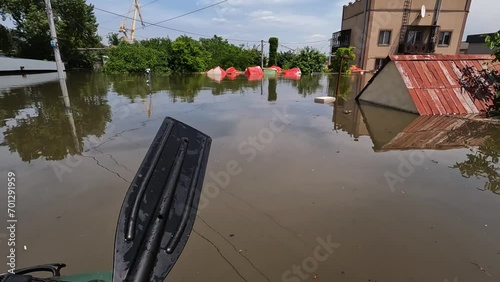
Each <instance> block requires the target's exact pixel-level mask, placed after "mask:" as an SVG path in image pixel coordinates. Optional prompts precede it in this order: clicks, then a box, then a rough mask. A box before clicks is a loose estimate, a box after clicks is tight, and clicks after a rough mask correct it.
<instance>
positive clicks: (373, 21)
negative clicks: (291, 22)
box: [332, 0, 472, 70]
mask: <svg viewBox="0 0 500 282" xmlns="http://www.w3.org/2000/svg"><path fill="white" fill-rule="evenodd" d="M471 2H472V0H356V1H354V2H351V3H349V4H348V5H344V9H343V14H342V28H341V30H340V31H338V32H336V33H334V34H333V37H332V53H335V51H336V50H337V49H338V48H341V47H347V46H354V47H356V55H357V59H356V62H355V64H356V65H358V66H359V67H361V68H363V69H367V70H378V69H380V67H381V66H382V65H383V64H384V61H385V59H386V58H387V57H388V56H389V55H397V54H420V55H421V54H448V55H450V54H459V53H460V47H461V43H462V37H463V33H464V29H465V24H466V22H467V17H468V15H469V10H470V6H471Z"/></svg>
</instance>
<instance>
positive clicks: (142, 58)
mask: <svg viewBox="0 0 500 282" xmlns="http://www.w3.org/2000/svg"><path fill="white" fill-rule="evenodd" d="M147 68H149V69H151V71H153V72H167V71H168V70H169V67H168V62H167V60H166V58H165V56H164V54H163V53H162V52H160V51H158V50H157V49H154V48H151V47H145V46H143V45H141V44H140V43H138V42H135V43H134V44H129V43H127V42H121V43H120V45H118V46H117V47H115V48H112V49H111V50H110V51H109V60H108V62H107V63H106V65H105V66H104V67H103V71H104V72H108V73H120V72H124V73H142V72H144V71H145V70H146V69H147Z"/></svg>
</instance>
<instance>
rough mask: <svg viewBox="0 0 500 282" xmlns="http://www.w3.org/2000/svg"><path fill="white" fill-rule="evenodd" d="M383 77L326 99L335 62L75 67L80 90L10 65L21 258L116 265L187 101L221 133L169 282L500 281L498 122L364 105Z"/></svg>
mask: <svg viewBox="0 0 500 282" xmlns="http://www.w3.org/2000/svg"><path fill="white" fill-rule="evenodd" d="M366 79H367V77H357V76H352V77H344V78H342V80H341V84H340V92H339V95H338V96H339V99H338V100H337V102H336V104H335V105H328V104H316V103H314V97H317V96H327V95H330V96H335V95H336V93H335V92H336V90H335V89H336V77H334V76H320V75H318V76H304V77H302V78H301V79H300V80H299V81H295V80H287V79H281V78H280V79H277V80H276V79H265V80H263V81H247V80H246V78H245V77H239V78H237V79H236V80H234V81H231V80H224V81H223V82H216V81H212V80H210V79H208V78H206V77H204V76H201V75H200V76H191V77H163V76H153V77H152V81H151V85H150V86H148V85H147V83H146V79H145V77H144V76H106V75H103V74H87V73H70V74H69V77H68V80H67V89H68V92H69V97H67V98H69V99H64V98H63V97H62V90H61V86H60V84H59V82H58V81H57V80H53V76H51V75H43V76H36V77H33V76H32V77H30V78H28V79H24V80H23V79H22V78H20V77H17V80H21V81H15V80H14V79H12V78H11V79H2V80H1V81H2V83H0V91H1V92H0V158H1V160H2V161H1V162H0V172H1V175H2V176H1V177H0V179H2V181H4V182H5V183H6V182H7V180H6V179H7V176H6V175H7V172H8V171H14V172H15V173H16V174H17V190H16V191H17V194H16V195H17V198H16V200H17V206H16V213H17V218H18V223H17V229H16V242H17V257H16V258H17V266H18V267H26V266H31V265H38V264H43V263H52V262H64V263H66V264H67V265H68V267H67V268H65V269H64V270H63V274H77V273H83V272H94V271H106V270H111V268H112V259H113V240H114V232H115V226H116V222H117V217H118V213H119V210H120V207H121V203H122V200H123V197H124V195H125V193H126V191H127V189H128V187H129V183H130V181H131V180H132V179H133V177H134V175H135V172H136V170H137V169H138V167H139V165H140V163H141V161H142V159H143V157H144V155H145V153H146V152H147V150H148V148H149V145H150V143H151V141H152V139H153V137H154V135H155V133H156V132H157V130H158V128H159V126H160V124H161V122H162V120H163V119H164V118H165V117H166V116H171V117H173V118H176V119H178V120H180V121H183V122H185V123H187V124H189V125H192V126H193V127H195V128H198V129H200V130H202V131H203V132H205V133H207V134H208V135H210V136H211V137H212V138H213V145H212V150H211V153H210V159H209V165H208V170H207V176H206V178H205V188H204V198H203V200H202V203H201V208H200V212H199V216H198V218H197V220H196V223H195V226H194V232H193V233H192V235H191V238H190V240H189V242H188V244H187V246H186V248H185V250H184V253H183V254H182V256H181V258H180V260H179V261H178V263H177V264H176V266H175V267H174V269H173V271H172V272H171V274H170V276H169V278H168V279H167V281H218V282H225V281H227V282H233V281H248V282H250V281H285V282H287V281H289V282H298V281H346V282H349V281H352V282H359V281H379V282H401V281H426V282H430V281H436V282H442V281H454V282H458V281H460V282H462V281H474V282H479V281H499V279H500V240H499V239H500V218H499V216H500V195H499V194H500V166H499V157H500V130H499V128H498V127H495V126H492V125H488V124H483V123H478V122H467V121H465V120H460V119H450V118H439V117H418V116H416V115H412V114H407V113H402V112H398V111H392V110H388V109H383V108H379V107H375V106H372V105H365V104H362V105H360V106H358V105H356V103H355V102H354V101H355V100H354V97H355V95H356V93H357V92H358V91H359V89H360V88H361V87H362V85H363V83H365V82H366ZM28 81H32V84H29V85H27V83H28ZM66 106H69V110H68V109H67V108H66ZM234 162H237V164H238V170H237V171H238V173H236V174H234V175H229V174H228V173H227V171H228V170H227V165H228V163H231V164H234ZM227 176H229V177H227ZM207 187H209V188H207ZM0 200H1V201H2V207H5V206H6V205H4V203H6V202H7V200H6V192H5V190H4V194H3V195H2V196H0ZM4 211H5V210H4ZM0 219H1V220H2V222H4V224H6V223H5V222H6V213H5V212H2V217H1V218H0ZM2 229H3V231H1V234H0V240H1V242H0V244H1V247H0V248H1V249H2V250H3V251H2V256H1V262H2V264H1V265H2V268H6V264H5V262H6V255H7V250H8V247H7V241H6V239H7V236H8V235H7V234H6V232H7V231H6V230H5V229H4V228H2ZM5 270H6V269H5ZM3 271H4V269H2V271H0V272H3Z"/></svg>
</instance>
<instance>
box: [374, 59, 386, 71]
mask: <svg viewBox="0 0 500 282" xmlns="http://www.w3.org/2000/svg"><path fill="white" fill-rule="evenodd" d="M384 61H385V58H377V59H375V70H376V71H378V70H380V69H381V68H382V66H383V65H384Z"/></svg>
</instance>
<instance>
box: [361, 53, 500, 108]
mask: <svg viewBox="0 0 500 282" xmlns="http://www.w3.org/2000/svg"><path fill="white" fill-rule="evenodd" d="M491 61H492V56H490V55H391V56H389V57H387V59H386V62H385V64H384V66H383V67H382V69H380V71H379V72H378V73H377V74H376V75H375V76H374V77H373V78H372V79H371V80H370V81H369V82H368V84H367V86H366V87H365V88H364V89H363V90H362V91H361V93H360V94H359V95H358V96H357V99H358V100H359V101H364V102H369V103H373V104H377V105H381V106H385V107H390V108H393V109H398V110H402V111H406V112H410V113H415V114H419V115H477V114H480V113H483V112H486V110H487V109H488V107H489V106H491V105H492V103H493V102H492V101H491V99H488V98H485V99H477V98H476V96H475V95H474V94H473V93H471V92H469V91H467V90H466V89H464V88H462V86H461V84H460V80H461V79H463V77H464V76H463V70H464V69H465V68H467V67H474V68H475V69H477V70H482V69H483V68H485V67H487V68H489V69H492V70H497V71H498V70H500V63H491Z"/></svg>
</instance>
